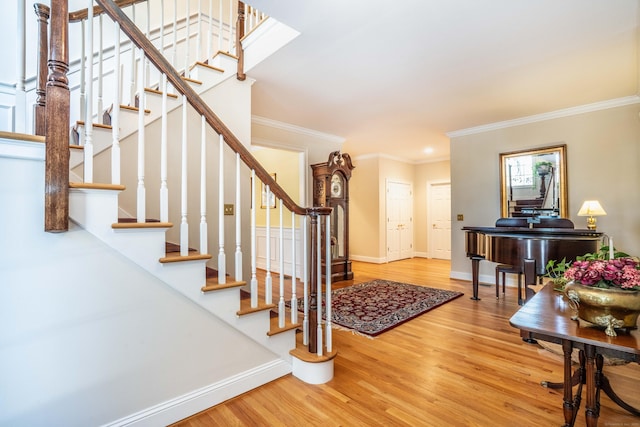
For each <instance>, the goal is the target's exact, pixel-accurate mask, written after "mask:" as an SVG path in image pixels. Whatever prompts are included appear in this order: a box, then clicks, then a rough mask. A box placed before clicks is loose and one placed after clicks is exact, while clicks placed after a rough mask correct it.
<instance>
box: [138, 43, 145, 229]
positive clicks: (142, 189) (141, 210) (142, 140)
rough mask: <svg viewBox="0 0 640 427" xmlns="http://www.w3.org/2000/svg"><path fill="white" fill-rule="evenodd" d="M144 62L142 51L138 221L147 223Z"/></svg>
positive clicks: (139, 82)
mask: <svg viewBox="0 0 640 427" xmlns="http://www.w3.org/2000/svg"><path fill="white" fill-rule="evenodd" d="M144 61H145V56H144V52H143V51H142V49H140V61H139V62H138V194H137V197H138V203H137V221H138V222H146V218H147V210H146V199H147V194H146V189H145V186H144V175H145V158H144V157H145V152H146V147H145V126H144V108H145V92H144V85H145V82H144Z"/></svg>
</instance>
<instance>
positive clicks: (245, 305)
mask: <svg viewBox="0 0 640 427" xmlns="http://www.w3.org/2000/svg"><path fill="white" fill-rule="evenodd" d="M274 308H276V305H275V304H267V303H265V302H264V301H258V306H257V307H251V300H250V299H241V300H240V310H238V311H237V312H236V314H237V315H238V316H243V315H246V314H251V313H257V312H260V311H266V310H272V309H274Z"/></svg>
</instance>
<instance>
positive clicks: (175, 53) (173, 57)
mask: <svg viewBox="0 0 640 427" xmlns="http://www.w3.org/2000/svg"><path fill="white" fill-rule="evenodd" d="M177 26H178V4H177V0H173V54H172V55H171V64H172V65H173V68H178V64H177V63H176V61H177V60H178V59H177V58H178V27H177Z"/></svg>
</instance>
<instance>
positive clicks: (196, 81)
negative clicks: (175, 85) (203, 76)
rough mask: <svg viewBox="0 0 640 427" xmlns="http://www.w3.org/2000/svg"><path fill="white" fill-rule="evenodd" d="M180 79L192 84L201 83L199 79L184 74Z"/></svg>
mask: <svg viewBox="0 0 640 427" xmlns="http://www.w3.org/2000/svg"><path fill="white" fill-rule="evenodd" d="M182 80H184V81H185V82H189V83H193V84H194V85H201V84H202V82H201V81H200V80H196V79H191V78H189V77H185V76H182Z"/></svg>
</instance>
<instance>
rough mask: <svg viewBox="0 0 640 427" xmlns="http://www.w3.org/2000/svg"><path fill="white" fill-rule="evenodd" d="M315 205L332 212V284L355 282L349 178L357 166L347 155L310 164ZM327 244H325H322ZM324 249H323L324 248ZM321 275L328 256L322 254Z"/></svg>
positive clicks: (337, 154)
mask: <svg viewBox="0 0 640 427" xmlns="http://www.w3.org/2000/svg"><path fill="white" fill-rule="evenodd" d="M311 169H312V170H313V188H314V190H313V205H314V206H327V207H331V208H332V209H333V210H332V212H331V260H330V262H331V281H333V282H337V281H341V280H351V279H353V271H351V260H350V259H349V179H350V178H351V171H352V170H353V169H354V166H353V165H352V164H351V158H350V157H349V155H348V154H341V153H340V152H339V151H335V152H333V153H331V155H330V156H329V160H328V161H327V163H317V164H314V165H311ZM322 226H323V227H325V225H324V223H323V224H322ZM322 243H323V245H324V241H323V242H322ZM323 247H324V246H323ZM321 256H322V267H323V268H322V275H323V276H324V275H325V272H326V259H325V258H326V253H325V251H324V250H323V251H322V254H321Z"/></svg>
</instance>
